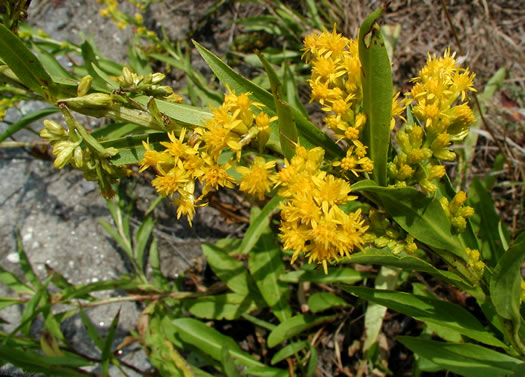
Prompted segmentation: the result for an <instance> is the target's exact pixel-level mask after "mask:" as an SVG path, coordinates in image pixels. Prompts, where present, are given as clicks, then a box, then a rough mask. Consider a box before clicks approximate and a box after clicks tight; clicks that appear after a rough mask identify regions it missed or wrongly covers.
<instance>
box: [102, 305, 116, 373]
mask: <svg viewBox="0 0 525 377" xmlns="http://www.w3.org/2000/svg"><path fill="white" fill-rule="evenodd" d="M119 318H120V309H119V311H118V312H117V314H116V315H115V317H114V318H113V320H112V321H111V325H110V326H109V331H108V336H107V337H106V340H104V345H103V347H102V356H101V358H100V359H101V364H102V372H103V373H104V375H108V376H109V370H108V368H109V362H110V360H111V359H113V353H112V352H111V347H112V346H113V340H115V334H116V333H117V325H118V321H119Z"/></svg>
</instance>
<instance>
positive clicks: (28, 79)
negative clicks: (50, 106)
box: [0, 24, 53, 101]
mask: <svg viewBox="0 0 525 377" xmlns="http://www.w3.org/2000/svg"><path fill="white" fill-rule="evenodd" d="M0 58H2V60H3V61H4V62H5V63H6V64H7V65H8V66H9V68H11V70H12V71H13V72H14V73H15V75H16V76H17V77H18V79H19V80H20V81H21V82H22V83H23V84H24V85H25V86H27V87H28V88H29V89H31V90H32V91H33V92H35V93H38V94H40V95H41V96H42V97H44V98H46V100H48V101H51V97H50V95H49V88H50V87H51V86H52V85H53V80H52V79H51V77H50V76H49V74H48V73H47V72H46V71H45V69H44V67H42V64H40V61H39V60H38V58H37V57H36V56H35V55H33V53H32V52H31V51H29V49H28V48H27V47H26V46H25V45H24V43H23V42H22V40H20V38H18V37H17V36H16V35H14V34H13V33H12V32H11V30H9V29H8V28H6V27H5V26H4V25H3V24H0Z"/></svg>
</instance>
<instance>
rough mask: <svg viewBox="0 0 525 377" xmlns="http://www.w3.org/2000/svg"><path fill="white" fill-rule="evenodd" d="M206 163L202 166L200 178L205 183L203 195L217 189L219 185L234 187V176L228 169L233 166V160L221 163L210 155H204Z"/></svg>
mask: <svg viewBox="0 0 525 377" xmlns="http://www.w3.org/2000/svg"><path fill="white" fill-rule="evenodd" d="M203 160H204V162H205V165H204V166H203V167H202V172H203V174H202V176H200V177H199V180H200V181H201V182H202V183H203V184H204V187H203V188H202V196H205V195H206V194H208V192H210V191H211V190H217V189H218V188H219V187H228V188H232V187H233V182H235V180H234V178H233V177H232V176H231V175H229V174H228V172H227V170H228V169H229V168H231V167H232V163H231V162H227V163H226V164H224V165H219V164H218V163H216V162H214V161H213V160H212V159H211V158H210V157H209V156H205V157H203Z"/></svg>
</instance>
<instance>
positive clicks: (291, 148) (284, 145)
mask: <svg viewBox="0 0 525 377" xmlns="http://www.w3.org/2000/svg"><path fill="white" fill-rule="evenodd" d="M259 59H260V60H261V62H262V64H263V66H264V69H265V71H266V74H267V75H268V78H269V79H270V85H271V88H272V95H273V100H274V103H275V109H276V111H277V116H278V117H279V138H280V140H281V151H282V152H283V156H284V157H286V158H287V159H288V160H290V159H291V158H292V157H293V156H294V154H295V145H296V143H297V138H298V136H297V128H296V126H295V119H294V117H293V114H292V110H291V108H290V105H288V104H287V103H286V102H284V101H283V99H282V98H283V91H282V84H281V81H280V80H279V78H278V77H277V74H276V73H275V71H274V69H273V68H272V66H271V64H270V63H269V62H268V61H267V60H266V58H265V57H264V56H263V55H262V54H259Z"/></svg>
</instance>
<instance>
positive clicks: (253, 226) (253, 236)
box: [238, 196, 283, 254]
mask: <svg viewBox="0 0 525 377" xmlns="http://www.w3.org/2000/svg"><path fill="white" fill-rule="evenodd" d="M282 200H283V198H281V197H279V196H274V197H273V198H272V200H270V201H269V202H268V203H266V205H265V206H264V208H263V209H262V211H260V212H259V213H257V214H256V216H255V217H253V218H250V226H249V227H248V230H247V231H246V233H245V234H244V238H243V239H242V243H241V246H240V247H239V250H238V252H239V254H247V253H249V252H250V251H251V250H252V249H253V247H254V246H255V244H256V243H257V241H259V238H260V237H261V234H262V233H263V232H264V231H265V230H266V229H267V227H268V225H269V224H270V217H271V216H272V214H273V213H274V211H276V210H277V207H278V206H279V203H280V202H281V201H282Z"/></svg>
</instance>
